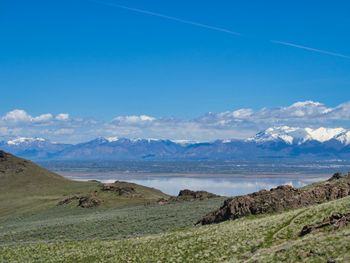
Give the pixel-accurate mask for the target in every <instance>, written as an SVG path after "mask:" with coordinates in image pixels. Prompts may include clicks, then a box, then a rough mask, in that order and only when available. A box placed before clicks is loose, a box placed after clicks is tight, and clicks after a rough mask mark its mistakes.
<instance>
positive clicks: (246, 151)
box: [0, 126, 350, 161]
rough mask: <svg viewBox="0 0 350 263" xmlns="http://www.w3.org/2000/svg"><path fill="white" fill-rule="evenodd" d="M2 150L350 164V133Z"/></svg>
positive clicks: (60, 155)
mask: <svg viewBox="0 0 350 263" xmlns="http://www.w3.org/2000/svg"><path fill="white" fill-rule="evenodd" d="M0 149H2V150H4V151H7V152H10V153H12V154H16V155H18V156H21V157H24V158H28V159H31V160H106V161H108V160H205V159H209V160H257V159H281V158H282V159H300V160H306V159H308V160H312V159H332V160H333V159H342V160H348V159H349V158H350V130H347V129H344V128H317V129H312V128H295V127H288V126H281V127H272V128H268V129H266V130H264V131H262V132H259V133H257V134H256V135H255V136H254V137H252V138H248V139H245V140H238V139H232V140H216V141H211V142H191V141H172V140H164V139H127V138H116V137H109V138H103V137H99V138H96V139H94V140H91V141H88V142H84V143H79V144H63V143H54V142H51V141H49V140H46V139H43V138H15V139H12V140H8V141H2V142H0Z"/></svg>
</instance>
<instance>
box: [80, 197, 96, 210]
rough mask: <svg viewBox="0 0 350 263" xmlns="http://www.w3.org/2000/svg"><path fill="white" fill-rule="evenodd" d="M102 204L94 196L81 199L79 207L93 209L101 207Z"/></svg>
mask: <svg viewBox="0 0 350 263" xmlns="http://www.w3.org/2000/svg"><path fill="white" fill-rule="evenodd" d="M100 203H101V201H100V200H98V199H97V198H96V197H93V196H83V197H80V198H79V202H78V206H80V207H82V208H93V207H96V206H99V205H100Z"/></svg>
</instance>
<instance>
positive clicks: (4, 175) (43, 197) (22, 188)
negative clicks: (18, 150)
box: [0, 151, 167, 222]
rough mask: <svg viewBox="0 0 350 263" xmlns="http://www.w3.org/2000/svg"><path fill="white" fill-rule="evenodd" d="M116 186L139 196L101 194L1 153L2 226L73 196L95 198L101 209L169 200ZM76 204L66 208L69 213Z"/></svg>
mask: <svg viewBox="0 0 350 263" xmlns="http://www.w3.org/2000/svg"><path fill="white" fill-rule="evenodd" d="M117 185H118V186H120V187H132V188H133V189H134V190H135V193H137V195H135V196H124V195H118V194H116V193H115V192H111V191H101V184H100V183H98V182H78V181H72V180H68V179H65V178H64V177H62V176H60V175H57V174H55V173H52V172H50V171H48V170H46V169H44V168H41V167H39V166H38V165H36V164H34V163H32V162H30V161H27V160H24V159H21V158H17V157H15V156H13V155H11V154H8V153H5V152H2V151H0V222H1V221H2V220H4V219H5V218H6V216H10V215H11V216H14V215H16V214H17V215H24V214H31V213H37V212H39V211H41V210H45V209H48V208H52V207H55V206H57V203H58V202H59V201H60V200H62V199H64V198H68V197H70V196H74V195H78V196H90V195H94V197H96V198H97V199H98V200H100V201H101V206H102V207H121V206H125V205H130V204H143V203H146V202H152V201H156V200H158V199H159V198H164V197H167V195H165V194H164V193H162V192H161V191H159V190H157V189H152V188H148V187H143V186H140V185H135V184H129V183H122V182H120V183H118V184H117ZM74 204H75V203H74ZM74 204H71V205H67V206H65V207H67V209H69V208H72V206H73V205H74Z"/></svg>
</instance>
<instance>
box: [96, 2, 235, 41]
mask: <svg viewBox="0 0 350 263" xmlns="http://www.w3.org/2000/svg"><path fill="white" fill-rule="evenodd" d="M89 1H90V2H94V3H98V4H103V5H108V6H112V7H117V8H121V9H125V10H129V11H132V12H137V13H141V14H145V15H149V16H156V17H160V18H164V19H168V20H172V21H176V22H180V23H183V24H188V25H192V26H197V27H202V28H206V29H210V30H215V31H219V32H223V33H227V34H230V35H235V36H240V35H241V34H240V33H237V32H234V31H231V30H229V29H226V28H221V27H216V26H210V25H206V24H202V23H198V22H194V21H190V20H186V19H181V18H178V17H174V16H168V15H163V14H159V13H155V12H152V11H148V10H144V9H139V8H133V7H129V6H125V5H119V4H115V3H106V2H100V1H94V0H89Z"/></svg>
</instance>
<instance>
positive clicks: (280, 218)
mask: <svg viewBox="0 0 350 263" xmlns="http://www.w3.org/2000/svg"><path fill="white" fill-rule="evenodd" d="M187 209H189V208H188V207H187ZM189 210H191V209H189ZM349 210H350V198H349V197H347V198H344V199H340V200H336V201H333V202H329V203H325V204H322V205H317V206H313V207H310V208H304V209H298V210H294V211H289V212H284V213H281V214H276V215H265V216H259V217H254V218H253V217H251V218H242V219H239V220H236V221H228V222H224V223H221V224H217V225H209V226H200V227H193V226H192V227H190V226H188V227H186V228H184V229H182V230H174V231H170V232H167V233H163V234H157V235H145V236H142V237H137V238H135V237H134V238H129V239H120V238H119V237H118V234H117V233H116V234H115V236H113V234H111V236H109V237H108V238H109V239H107V240H106V239H105V237H104V234H102V235H101V236H100V235H99V234H97V235H96V236H95V237H94V238H93V239H90V240H82V241H77V240H73V239H71V240H66V241H53V242H49V243H47V242H41V241H32V242H23V243H21V242H17V243H15V244H13V243H12V244H11V243H8V244H6V242H5V243H2V245H1V247H0V262H327V260H330V259H333V260H335V261H336V262H350V226H349V225H348V226H346V227H343V228H340V229H335V228H332V227H328V228H325V229H321V230H319V231H317V232H315V233H311V234H309V235H306V236H304V237H299V236H298V234H299V232H300V230H301V229H302V227H303V226H304V225H305V224H309V223H313V222H318V221H320V219H322V218H323V217H327V216H329V215H330V214H331V213H332V212H334V211H337V212H345V211H349ZM76 223H77V222H76ZM106 223H107V222H106ZM132 223H133V224H136V225H137V224H138V222H135V221H134V222H132ZM158 223H159V222H158ZM62 231H64V230H63V229H62Z"/></svg>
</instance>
